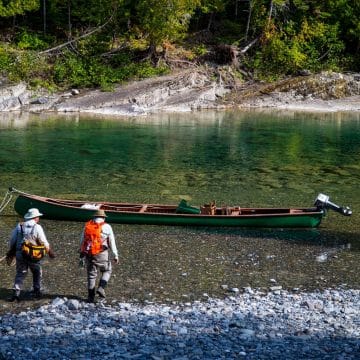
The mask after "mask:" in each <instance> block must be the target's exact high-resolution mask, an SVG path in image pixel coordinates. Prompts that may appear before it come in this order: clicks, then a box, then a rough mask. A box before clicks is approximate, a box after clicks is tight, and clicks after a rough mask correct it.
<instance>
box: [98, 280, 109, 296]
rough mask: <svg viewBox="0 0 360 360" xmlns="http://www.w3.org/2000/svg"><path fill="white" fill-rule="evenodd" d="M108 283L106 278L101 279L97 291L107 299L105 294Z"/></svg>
mask: <svg viewBox="0 0 360 360" xmlns="http://www.w3.org/2000/svg"><path fill="white" fill-rule="evenodd" d="M106 285H107V282H106V281H105V280H100V282H99V287H98V289H97V291H96V293H97V294H98V295H99V296H100V297H101V298H103V299H105V297H106V295H105V290H104V289H105V287H106Z"/></svg>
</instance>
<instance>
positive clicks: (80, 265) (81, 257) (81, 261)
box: [79, 256, 85, 268]
mask: <svg viewBox="0 0 360 360" xmlns="http://www.w3.org/2000/svg"><path fill="white" fill-rule="evenodd" d="M79 267H80V268H84V267H85V258H84V257H83V256H80V258H79Z"/></svg>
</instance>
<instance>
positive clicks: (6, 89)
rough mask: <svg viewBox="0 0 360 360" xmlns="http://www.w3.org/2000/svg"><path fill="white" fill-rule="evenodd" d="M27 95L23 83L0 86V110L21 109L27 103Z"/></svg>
mask: <svg viewBox="0 0 360 360" xmlns="http://www.w3.org/2000/svg"><path fill="white" fill-rule="evenodd" d="M29 96H30V94H29V92H28V90H27V89H26V84H24V83H20V84H17V85H4V86H0V111H13V110H21V108H22V107H23V106H24V105H27V104H28V103H29Z"/></svg>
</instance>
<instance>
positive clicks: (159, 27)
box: [0, 0, 360, 90]
mask: <svg viewBox="0 0 360 360" xmlns="http://www.w3.org/2000/svg"><path fill="white" fill-rule="evenodd" d="M42 4H43V2H42V1H38V0H0V41H3V42H4V44H5V43H7V44H8V45H7V46H6V47H5V45H3V46H1V43H0V72H1V73H2V74H5V75H7V76H9V77H10V78H11V79H14V80H15V81H17V80H25V81H28V82H29V83H31V84H33V86H39V85H40V84H41V83H43V84H45V86H47V87H52V86H54V84H56V85H58V86H61V87H70V86H77V87H101V88H102V89H107V90H108V89H111V88H112V87H113V86H114V85H115V84H116V83H118V82H122V81H127V80H129V79H133V78H141V77H148V76H153V75H156V74H159V73H163V72H164V71H167V69H166V67H164V66H162V67H159V66H157V67H156V66H154V65H153V64H152V63H151V62H148V61H142V59H144V58H146V56H147V55H152V57H151V59H152V60H153V63H155V61H156V62H157V63H159V62H158V60H159V58H160V60H161V56H162V55H164V54H169V49H173V50H174V49H175V50H174V51H172V53H171V55H172V56H174V57H178V58H180V59H186V60H187V61H192V60H194V59H195V58H197V59H198V60H199V59H200V58H202V59H205V58H206V57H205V56H203V55H205V54H206V52H207V48H210V47H211V46H213V45H215V44H220V45H221V44H231V45H235V46H238V48H239V49H244V48H246V47H247V45H249V44H250V43H251V44H252V45H251V47H249V48H246V54H242V55H241V56H239V60H240V61H239V63H240V66H244V67H246V71H247V72H248V71H251V70H253V71H254V72H255V75H256V76H258V77H260V78H266V79H273V78H276V77H279V76H282V75H284V74H295V73H297V72H298V70H300V69H309V70H312V71H319V70H339V69H340V70H341V69H342V68H346V69H350V70H351V69H352V70H354V71H359V70H360V69H359V68H360V60H359V59H360V56H359V52H360V22H359V18H360V1H355V0H352V1H350V0H324V1H314V0H272V1H269V0H248V1H234V0H138V1H131V0H101V1H98V0H76V1H74V0H69V1H65V2H64V1H61V0H47V1H46V10H47V11H46V14H45V13H44V12H43V9H42ZM235 9H236V11H234V10H235ZM19 15H21V16H19ZM45 15H46V16H45ZM104 24H107V26H105V27H104V26H103V25H104ZM190 25H191V26H190ZM195 28H196V29H197V30H199V31H198V32H196V34H190V30H189V29H195ZM44 29H46V33H47V34H49V35H50V37H45V35H44V34H43V33H42V32H43V30H44ZM93 30H98V31H94V33H93V35H92V36H86V37H82V35H84V34H85V33H88V32H90V31H93ZM201 30H205V31H201ZM187 35H189V36H188V37H187ZM77 37H80V39H78V40H77V41H75V42H74V43H72V44H71V45H70V46H69V49H70V50H71V52H70V51H69V52H66V53H63V52H62V51H63V50H61V51H60V53H56V52H54V53H51V54H50V55H49V57H43V56H41V55H40V56H39V55H38V53H37V52H39V51H41V50H44V49H46V48H49V47H51V46H55V44H61V43H64V42H66V41H67V40H69V39H70V38H71V39H74V38H77ZM184 39H186V41H187V43H186V44H184V42H183V41H184ZM254 39H257V40H258V41H257V42H254V43H252V41H253V40H254ZM174 43H177V45H175V46H174ZM9 44H10V45H9ZM50 44H51V45H50ZM179 44H181V46H180V47H181V48H186V49H191V50H189V51H188V52H187V53H185V52H184V51H183V52H181V51H179V50H178V49H179V46H178V45H179ZM118 47H121V48H122V49H123V48H125V47H126V49H127V50H126V51H125V50H123V51H121V52H120V51H118V52H116V55H114V53H115V52H113V50H115V49H116V48H118ZM160 49H161V51H162V53H160ZM149 50H150V51H149ZM110 51H111V56H110V55H109V53H110ZM75 53H76V55H75ZM136 54H140V56H136ZM185 55H186V56H185ZM164 58H165V55H164ZM168 59H170V57H168ZM202 61H204V60H202Z"/></svg>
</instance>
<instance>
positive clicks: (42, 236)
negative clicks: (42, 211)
mask: <svg viewBox="0 0 360 360" xmlns="http://www.w3.org/2000/svg"><path fill="white" fill-rule="evenodd" d="M35 226H36V232H37V233H36V238H37V239H38V240H39V241H40V243H41V244H42V245H44V246H45V249H46V251H47V252H48V251H49V249H50V244H49V242H48V241H47V238H46V236H45V233H44V230H43V228H42V226H41V225H39V224H36V225H35Z"/></svg>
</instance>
